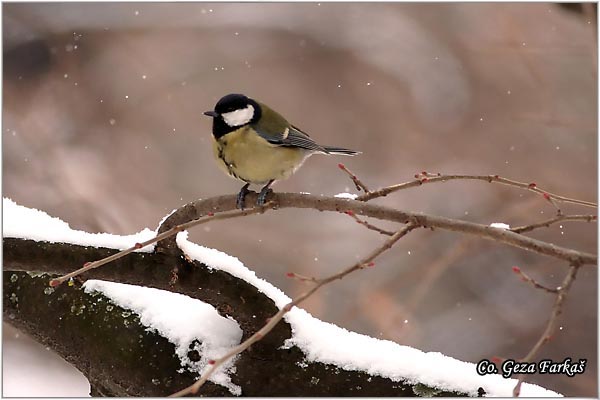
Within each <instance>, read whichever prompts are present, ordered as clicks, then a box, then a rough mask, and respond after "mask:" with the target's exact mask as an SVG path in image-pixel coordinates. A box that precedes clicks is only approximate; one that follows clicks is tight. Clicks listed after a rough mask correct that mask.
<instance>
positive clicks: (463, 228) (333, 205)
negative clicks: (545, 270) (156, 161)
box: [157, 193, 598, 265]
mask: <svg viewBox="0 0 600 400" xmlns="http://www.w3.org/2000/svg"><path fill="white" fill-rule="evenodd" d="M235 199H236V196H234V195H226V196H219V197H212V198H209V199H205V200H197V201H193V202H191V203H188V204H186V205H185V206H183V207H182V208H180V209H179V210H177V211H175V212H174V213H173V214H171V215H170V216H169V217H168V218H167V219H165V221H164V222H163V224H162V225H161V226H160V228H159V230H158V232H159V234H160V233H162V232H165V231H167V230H169V229H171V228H173V227H174V226H176V225H179V224H182V223H185V222H188V221H191V220H194V219H197V218H200V217H202V216H203V215H206V214H207V213H208V212H214V213H217V212H223V211H230V210H234V209H235V207H236V204H235ZM268 199H269V200H270V201H271V202H273V208H274V209H283V208H310V209H314V210H318V211H334V212H345V211H352V212H353V213H355V214H357V215H361V216H365V217H371V218H375V219H380V220H387V221H392V222H399V223H406V222H412V223H414V224H416V225H419V226H422V227H426V228H439V229H445V230H449V231H453V232H460V233H465V234H468V235H474V236H477V237H480V238H483V239H488V240H494V241H496V242H500V243H504V244H507V245H509V246H512V247H517V248H521V249H524V250H529V251H532V252H534V253H538V254H543V255H547V256H551V257H554V258H557V259H560V260H564V261H567V262H569V263H577V264H580V265H586V264H591V265H595V264H597V262H598V258H597V256H596V255H594V254H590V253H586V252H581V251H577V250H572V249H568V248H565V247H561V246H556V245H554V244H551V243H547V242H544V241H541V240H538V239H533V238H530V237H527V236H524V235H521V234H518V233H515V232H511V231H509V230H505V229H499V228H492V227H490V226H488V225H482V224H476V223H473V222H467V221H461V220H457V219H451V218H445V217H439V216H434V215H428V214H422V213H416V212H410V211H401V210H396V209H393V208H389V207H385V206H380V205H375V204H369V203H365V202H363V201H358V200H349V199H340V198H336V197H323V196H314V195H308V194H298V193H273V194H271V195H270V196H269V198H268ZM247 201H248V202H253V201H256V194H255V193H249V194H248V199H247ZM176 247H177V246H176V243H175V238H174V237H171V238H168V239H165V240H162V241H161V242H158V243H157V249H158V250H159V251H173V250H172V249H173V248H176Z"/></svg>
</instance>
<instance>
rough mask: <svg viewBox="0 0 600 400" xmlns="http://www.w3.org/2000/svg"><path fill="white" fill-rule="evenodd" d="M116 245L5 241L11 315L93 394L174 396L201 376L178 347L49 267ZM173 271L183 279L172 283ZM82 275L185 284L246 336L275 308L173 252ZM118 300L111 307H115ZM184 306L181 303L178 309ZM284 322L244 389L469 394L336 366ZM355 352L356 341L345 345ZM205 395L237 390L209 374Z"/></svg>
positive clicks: (257, 353)
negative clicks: (308, 355)
mask: <svg viewBox="0 0 600 400" xmlns="http://www.w3.org/2000/svg"><path fill="white" fill-rule="evenodd" d="M116 252H117V251H116V250H113V249H106V248H95V247H86V246H78V245H72V244H64V243H48V242H36V241H32V240H26V239H15V238H6V239H5V240H4V317H5V320H6V321H7V322H9V323H11V324H13V325H14V326H16V327H17V328H19V329H21V330H23V331H25V332H27V333H29V334H30V335H32V336H33V337H35V338H36V339H37V340H38V341H40V342H41V343H43V344H44V345H46V346H49V347H51V348H53V349H54V350H55V351H56V352H57V353H58V354H60V355H61V356H62V357H63V358H64V359H65V360H67V361H68V362H70V363H71V364H73V365H74V366H75V367H76V368H77V369H79V370H80V371H81V372H82V373H83V374H84V375H85V376H86V377H87V378H88V380H89V381H90V385H91V387H92V395H94V396H167V395H169V394H172V393H174V392H176V391H178V390H180V389H183V388H185V387H187V386H189V385H190V384H191V383H193V381H194V379H195V378H196V377H195V376H194V375H193V374H192V373H190V372H189V371H186V372H183V373H178V372H176V371H177V370H178V369H180V368H181V365H180V364H179V359H178V357H177V356H176V355H175V353H174V345H173V344H172V343H169V342H168V340H166V339H165V338H163V337H161V336H160V335H158V334H157V333H156V332H149V331H146V330H145V327H144V326H142V325H141V324H140V322H139V318H138V317H137V316H136V315H135V314H131V313H130V312H129V311H128V310H124V309H122V308H120V307H118V306H115V305H113V304H112V303H111V302H110V300H109V299H107V298H105V297H104V296H102V295H96V296H93V295H91V294H87V293H85V292H84V291H83V290H81V282H82V281H81V280H78V279H75V280H74V281H73V282H74V283H73V285H71V286H69V285H67V284H63V285H61V286H59V287H57V288H50V287H49V286H48V282H49V280H50V279H51V278H52V277H51V276H49V275H39V274H36V276H32V275H31V274H28V273H25V272H18V271H30V272H33V271H35V272H43V273H46V274H64V273H67V272H70V271H71V270H73V269H74V268H75V267H77V266H80V265H82V264H84V263H85V262H87V261H90V260H95V259H100V258H103V257H106V256H108V255H110V254H113V253H116ZM173 272H176V274H177V279H176V281H175V282H174V283H173V284H170V281H171V278H172V276H173ZM81 278H82V279H102V280H107V281H113V282H120V283H129V284H134V285H140V286H147V287H154V288H158V289H163V290H169V291H173V292H178V293H182V294H185V295H187V296H190V297H192V298H196V299H199V300H202V301H204V302H206V303H209V304H211V305H213V306H214V307H215V308H216V309H217V310H218V311H219V313H220V314H221V315H224V316H231V317H232V318H234V319H235V320H236V321H237V322H238V324H239V325H240V328H241V329H242V331H243V338H247V337H248V336H250V335H252V334H253V333H254V332H255V331H257V330H258V329H260V328H261V327H262V326H263V325H264V323H265V320H266V318H268V317H270V316H271V315H273V314H275V313H276V312H277V308H276V306H275V304H274V303H273V302H272V300H271V299H269V298H268V297H266V296H265V295H263V294H262V293H260V292H259V291H258V290H257V289H256V288H255V287H253V286H252V285H250V284H248V283H247V282H245V281H243V280H241V279H238V278H235V277H233V276H231V275H229V274H228V273H226V272H223V271H219V270H211V269H209V268H207V267H206V266H204V265H203V264H201V263H199V262H191V261H189V260H187V259H186V258H183V257H180V256H175V255H174V254H169V252H167V253H133V254H130V255H128V256H127V257H124V258H121V259H118V260H116V261H115V262H113V263H111V264H108V265H105V266H102V267H101V268H97V269H94V270H91V271H88V272H86V273H85V274H83V276H82V277H81ZM110 306H112V307H110ZM174 312H176V310H174ZM290 337H291V328H290V326H289V324H287V323H285V321H282V322H281V323H279V324H278V325H277V326H276V327H275V329H274V330H273V331H272V332H271V333H270V334H269V335H267V336H265V338H264V339H263V340H261V341H259V342H257V343H255V344H254V345H253V346H252V348H251V349H250V351H247V352H244V353H242V354H241V355H240V357H239V359H238V360H237V362H236V364H235V365H236V373H235V374H233V375H232V381H233V382H234V383H235V384H238V385H240V386H241V387H242V394H243V395H244V396H416V395H425V396H431V395H442V396H453V395H460V396H464V395H466V393H452V392H442V391H439V390H436V389H432V388H428V387H427V386H425V385H422V384H416V385H409V384H405V383H402V382H394V381H392V380H390V379H388V378H382V377H379V376H371V375H368V374H367V373H364V372H358V371H346V370H343V369H341V368H338V367H336V366H333V365H327V364H323V363H308V362H306V361H305V360H304V355H303V354H302V352H301V351H300V350H299V349H298V348H296V347H293V348H291V349H280V347H281V346H282V345H283V343H284V341H285V339H288V338H290ZM347 351H348V352H352V351H353V350H352V349H347ZM198 395H201V396H224V395H230V393H229V391H227V389H225V388H223V387H222V386H218V385H215V384H212V383H210V382H208V383H207V385H205V386H203V387H202V389H201V390H200V392H199V393H198Z"/></svg>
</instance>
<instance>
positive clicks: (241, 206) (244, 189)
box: [235, 183, 250, 210]
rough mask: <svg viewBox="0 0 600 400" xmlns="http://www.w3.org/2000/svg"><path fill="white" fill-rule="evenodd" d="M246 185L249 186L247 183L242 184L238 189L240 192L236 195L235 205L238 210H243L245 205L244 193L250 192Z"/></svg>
mask: <svg viewBox="0 0 600 400" xmlns="http://www.w3.org/2000/svg"><path fill="white" fill-rule="evenodd" d="M248 186H250V184H249V183H246V184H245V185H244V186H242V188H241V189H240V192H239V193H238V195H237V200H236V202H235V205H236V207H237V208H239V209H240V210H243V209H244V207H245V206H246V195H247V194H248V192H250V191H249V190H248Z"/></svg>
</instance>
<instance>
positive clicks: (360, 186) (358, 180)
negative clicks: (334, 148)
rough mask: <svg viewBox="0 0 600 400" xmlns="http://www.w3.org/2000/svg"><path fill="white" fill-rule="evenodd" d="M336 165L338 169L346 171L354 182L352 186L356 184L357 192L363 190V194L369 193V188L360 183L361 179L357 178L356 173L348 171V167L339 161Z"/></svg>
mask: <svg viewBox="0 0 600 400" xmlns="http://www.w3.org/2000/svg"><path fill="white" fill-rule="evenodd" d="M338 167H340V169H341V170H342V171H344V172H345V173H347V174H348V176H349V177H350V179H352V182H354V186H356V190H358V191H359V192H360V191H361V190H362V191H363V192H365V194H369V193H371V192H370V191H369V189H368V188H367V185H365V184H364V183H362V181H361V180H360V179H358V177H357V176H356V175H354V173H352V171H350V170H349V169H348V168H346V166H345V165H344V164H342V163H340V164H338Z"/></svg>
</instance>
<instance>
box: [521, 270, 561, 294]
mask: <svg viewBox="0 0 600 400" xmlns="http://www.w3.org/2000/svg"><path fill="white" fill-rule="evenodd" d="M512 270H513V272H514V273H515V274H517V275H519V276H520V277H521V280H522V281H523V282H528V283H530V284H531V285H532V286H533V287H534V288H536V289H542V290H544V291H546V292H548V293H554V294H556V293H558V289H552V288H549V287H547V286H544V285H542V284H541V283H539V282H537V281H536V280H535V279H533V278H532V277H530V276H529V275H527V274H526V273H525V272H523V271H521V268H519V267H517V266H515V267H512Z"/></svg>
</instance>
